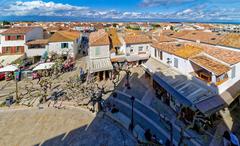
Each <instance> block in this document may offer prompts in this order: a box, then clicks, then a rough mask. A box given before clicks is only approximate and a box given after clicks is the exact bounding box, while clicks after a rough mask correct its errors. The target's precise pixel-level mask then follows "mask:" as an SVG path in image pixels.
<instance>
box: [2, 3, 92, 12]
mask: <svg viewBox="0 0 240 146" xmlns="http://www.w3.org/2000/svg"><path fill="white" fill-rule="evenodd" d="M87 10H88V8H87V7H79V6H72V5H69V4H62V3H54V2H43V1H41V0H37V1H27V2H22V1H17V2H15V3H12V4H9V5H8V6H7V7H6V8H4V9H3V11H4V13H1V14H0V15H8V16H11V15H15V16H26V15H38V16H69V15H74V14H76V13H77V12H84V11H87Z"/></svg>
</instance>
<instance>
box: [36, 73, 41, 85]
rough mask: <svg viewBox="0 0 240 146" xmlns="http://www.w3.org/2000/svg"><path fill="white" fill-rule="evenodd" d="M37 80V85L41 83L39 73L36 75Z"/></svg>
mask: <svg viewBox="0 0 240 146" xmlns="http://www.w3.org/2000/svg"><path fill="white" fill-rule="evenodd" d="M37 78H38V82H37V84H39V82H40V81H41V75H40V74H39V73H37Z"/></svg>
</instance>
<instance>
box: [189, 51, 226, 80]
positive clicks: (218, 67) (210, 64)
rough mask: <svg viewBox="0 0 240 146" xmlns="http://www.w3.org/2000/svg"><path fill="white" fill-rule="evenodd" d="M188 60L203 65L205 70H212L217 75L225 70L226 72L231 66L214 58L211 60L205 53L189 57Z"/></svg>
mask: <svg viewBox="0 0 240 146" xmlns="http://www.w3.org/2000/svg"><path fill="white" fill-rule="evenodd" d="M190 60H191V61H192V62H193V63H195V64H197V65H199V66H201V67H204V68H205V69H206V70H208V71H210V72H213V73H214V74H215V75H217V76H219V75H222V74H224V73H226V72H228V71H229V70H230V69H231V68H230V67H229V66H227V65H224V64H222V63H220V62H218V61H216V60H213V59H211V58H209V57H207V56H206V55H199V56H195V57H192V58H190Z"/></svg>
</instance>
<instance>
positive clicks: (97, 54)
mask: <svg viewBox="0 0 240 146" xmlns="http://www.w3.org/2000/svg"><path fill="white" fill-rule="evenodd" d="M99 55H100V49H99V48H96V50H95V56H99Z"/></svg>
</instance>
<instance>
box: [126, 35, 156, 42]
mask: <svg viewBox="0 0 240 146" xmlns="http://www.w3.org/2000/svg"><path fill="white" fill-rule="evenodd" d="M124 41H125V43H126V44H148V43H149V44H150V43H151V42H152V40H151V39H150V38H149V37H148V36H147V35H135V34H131V35H126V36H125V37H124Z"/></svg>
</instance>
